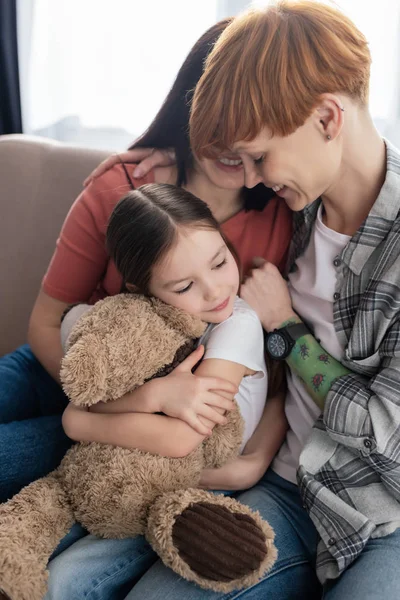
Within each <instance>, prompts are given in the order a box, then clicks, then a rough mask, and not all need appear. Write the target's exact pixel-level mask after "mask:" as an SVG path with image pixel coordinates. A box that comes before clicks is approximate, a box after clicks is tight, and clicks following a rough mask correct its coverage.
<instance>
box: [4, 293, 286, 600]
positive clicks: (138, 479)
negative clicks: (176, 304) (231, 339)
mask: <svg viewBox="0 0 400 600" xmlns="http://www.w3.org/2000/svg"><path fill="white" fill-rule="evenodd" d="M204 329H205V324H204V323H202V322H201V321H199V320H198V319H196V318H194V317H191V316H190V315H187V314H185V313H183V312H182V311H178V310H176V309H174V308H171V307H169V306H167V305H165V304H163V303H162V302H160V301H158V300H154V299H149V298H145V297H143V296H138V295H130V294H120V295H119V296H114V297H112V298H107V299H105V300H103V301H101V302H99V303H97V304H96V305H95V306H94V307H93V308H92V309H91V310H90V311H89V313H87V314H86V315H84V316H83V317H82V318H81V319H80V320H79V321H78V323H77V324H76V325H75V327H74V329H73V331H72V333H71V335H70V337H69V340H68V351H67V354H66V356H65V358H64V360H63V363H62V369H61V379H62V382H63V386H64V389H65V391H66V393H67V394H68V396H69V398H70V400H71V401H72V402H74V403H75V404H77V405H83V406H90V405H92V404H94V403H96V402H107V401H112V400H115V399H117V398H119V397H121V396H122V395H124V394H125V393H127V392H128V391H130V390H133V389H134V388H135V387H137V386H139V385H142V383H143V382H144V381H146V380H148V379H150V378H151V377H153V376H156V375H157V373H160V372H163V371H164V369H165V367H167V368H168V365H170V366H171V365H173V364H174V363H175V361H176V360H177V357H178V356H179V359H180V360H182V358H183V356H182V354H186V355H187V354H188V353H189V352H190V350H191V344H190V342H191V340H193V339H194V338H198V337H199V336H200V335H201V334H202V333H203V331H204ZM242 432H243V423H242V419H241V417H240V414H239V411H236V412H235V411H234V412H233V413H232V414H231V415H230V416H229V421H228V424H227V425H225V426H224V427H221V426H218V427H216V428H215V429H214V432H213V435H212V436H211V437H210V438H209V439H208V440H207V441H205V442H204V443H203V444H202V445H201V446H199V447H198V448H197V449H196V450H194V451H193V452H192V453H191V454H189V455H188V456H186V457H184V458H180V459H170V458H164V457H161V456H154V455H151V454H149V453H146V452H141V451H140V450H128V449H123V448H118V447H114V446H108V445H104V444H97V443H80V444H76V445H75V446H73V447H72V448H71V449H70V450H69V451H68V453H67V454H66V456H65V457H64V459H63V461H62V463H61V465H60V467H59V468H58V469H57V470H56V471H55V472H53V473H51V474H50V475H49V476H47V477H45V478H42V479H40V480H39V481H36V482H35V483H33V484H31V485H29V486H27V487H26V488H24V489H23V490H22V491H21V492H20V493H19V494H17V495H16V496H15V497H14V498H12V499H11V500H10V501H9V502H7V503H6V504H3V505H2V506H0V591H1V590H3V591H4V592H5V593H6V594H8V596H9V597H10V598H11V599H12V600H41V598H42V597H43V595H44V594H45V591H46V580H47V573H46V565H47V562H48V559H49V557H50V555H51V554H52V552H53V550H54V549H55V548H56V546H57V545H58V542H59V541H60V540H61V539H62V538H63V537H64V535H66V533H67V532H68V531H69V529H70V527H71V525H72V523H73V522H74V521H79V522H80V523H82V525H84V526H85V527H86V528H87V529H88V530H89V532H90V533H93V534H95V535H98V536H102V537H114V538H123V537H132V536H135V535H138V534H143V533H145V534H146V535H147V537H148V539H149V540H150V542H151V543H153V544H154V547H155V549H156V550H157V551H158V552H159V554H160V556H161V558H162V559H163V560H164V562H165V563H166V564H168V565H169V566H171V567H172V568H173V569H175V570H176V571H177V572H178V573H179V574H181V575H183V576H184V577H187V578H188V579H190V580H192V581H195V582H197V583H198V584H199V585H202V586H203V587H206V588H211V589H215V590H222V589H224V590H227V589H234V587H243V585H248V584H249V583H252V582H254V581H255V580H256V579H257V578H258V577H259V576H260V575H262V573H263V572H264V571H265V569H266V568H268V567H269V566H270V562H271V561H273V560H274V557H275V554H274V552H275V551H274V549H273V546H272V539H273V535H271V532H270V529H269V526H267V525H266V524H265V523H264V522H263V521H262V520H261V519H260V518H259V517H258V516H257V515H256V516H254V515H255V513H253V512H252V511H250V510H249V509H248V508H247V507H243V506H242V505H240V504H239V503H235V502H234V501H233V500H231V499H229V498H223V497H218V498H216V497H215V496H214V495H213V494H211V493H209V492H200V496H199V495H198V494H199V491H198V490H189V489H188V488H193V487H196V486H197V485H198V482H199V477H200V474H201V471H202V469H203V468H204V467H206V466H207V467H216V466H221V465H222V464H224V462H226V461H227V460H229V459H230V458H232V457H234V456H235V455H237V453H238V449H239V446H240V443H241V439H242ZM179 490H181V491H182V490H184V494H183V496H182V492H179ZM178 492H179V493H178ZM174 494H175V496H174ZM176 494H178V495H176ZM200 497H201V499H204V498H207V501H208V502H209V503H215V504H218V505H219V504H225V506H226V507H227V508H228V509H229V510H230V511H233V512H235V511H241V512H242V513H243V514H249V513H251V514H252V515H253V518H254V519H255V520H256V522H257V525H258V526H259V527H260V530H262V531H263V532H268V533H266V539H268V560H267V561H262V562H261V564H257V567H256V568H255V569H254V572H253V573H252V574H251V576H249V575H246V577H240V576H238V577H237V578H235V580H234V581H230V582H229V583H224V584H220V583H219V582H218V581H217V582H216V581H213V582H210V581H209V580H206V579H204V578H201V577H199V576H198V575H197V574H196V573H193V572H192V571H191V569H190V568H189V567H188V566H187V565H186V568H185V561H184V560H183V559H182V558H181V557H180V556H179V552H177V550H176V548H175V547H174V542H173V539H172V537H171V523H173V520H174V517H175V516H176V515H177V514H179V512H180V511H182V509H183V508H184V507H186V506H187V505H188V504H189V503H190V502H194V503H195V502H196V501H197V499H198V498H200ZM174 498H175V500H174ZM182 498H184V501H183V503H182ZM164 501H165V502H166V504H165V505H164V504H163V502H164ZM171 506H173V507H174V509H173V510H171V508H170V507H171ZM149 508H150V518H149ZM211 543H213V542H211ZM171 557H173V558H171ZM221 585H222V587H221Z"/></svg>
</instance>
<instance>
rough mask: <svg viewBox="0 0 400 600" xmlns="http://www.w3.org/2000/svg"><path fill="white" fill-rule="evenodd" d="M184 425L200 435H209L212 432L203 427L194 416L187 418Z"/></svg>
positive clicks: (205, 426)
mask: <svg viewBox="0 0 400 600" xmlns="http://www.w3.org/2000/svg"><path fill="white" fill-rule="evenodd" d="M186 423H187V424H188V425H190V427H191V428H192V429H194V430H195V431H196V432H197V433H199V434H200V435H211V433H212V430H211V429H210V428H209V427H207V425H204V423H202V422H201V420H200V419H199V417H198V416H197V415H196V414H193V415H191V416H190V417H188V419H186Z"/></svg>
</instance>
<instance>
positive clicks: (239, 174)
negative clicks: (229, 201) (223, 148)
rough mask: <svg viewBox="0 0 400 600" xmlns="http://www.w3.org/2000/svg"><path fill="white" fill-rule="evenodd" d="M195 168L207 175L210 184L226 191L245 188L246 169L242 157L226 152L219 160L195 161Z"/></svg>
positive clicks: (205, 159)
mask: <svg viewBox="0 0 400 600" xmlns="http://www.w3.org/2000/svg"><path fill="white" fill-rule="evenodd" d="M194 168H195V170H196V171H197V172H201V173H202V174H203V175H205V176H206V177H207V179H208V181H209V182H210V183H212V184H213V185H214V186H216V187H218V188H221V189H224V190H240V189H241V188H242V187H243V186H244V169H243V163H242V159H241V157H240V156H238V155H237V154H235V153H233V152H225V153H224V154H222V155H221V156H220V157H218V158H217V159H210V158H203V159H198V158H196V159H195V160H194Z"/></svg>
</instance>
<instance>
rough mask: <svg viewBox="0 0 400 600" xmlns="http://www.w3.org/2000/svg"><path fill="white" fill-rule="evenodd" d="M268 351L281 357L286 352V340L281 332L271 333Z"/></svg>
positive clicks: (275, 356) (273, 355)
mask: <svg viewBox="0 0 400 600" xmlns="http://www.w3.org/2000/svg"><path fill="white" fill-rule="evenodd" d="M267 348H268V352H269V353H270V354H271V356H272V357H274V358H280V357H281V356H284V354H285V353H286V350H287V348H286V340H285V338H284V337H283V336H282V335H280V334H279V333H271V335H269V336H268V340H267Z"/></svg>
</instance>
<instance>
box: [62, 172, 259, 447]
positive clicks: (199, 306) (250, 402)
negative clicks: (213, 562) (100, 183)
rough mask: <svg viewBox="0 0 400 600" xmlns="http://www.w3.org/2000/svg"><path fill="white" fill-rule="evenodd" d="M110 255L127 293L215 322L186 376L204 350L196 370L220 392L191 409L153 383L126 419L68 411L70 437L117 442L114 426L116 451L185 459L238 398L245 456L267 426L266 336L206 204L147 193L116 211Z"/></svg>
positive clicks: (119, 413)
mask: <svg viewBox="0 0 400 600" xmlns="http://www.w3.org/2000/svg"><path fill="white" fill-rule="evenodd" d="M107 247H108V250H109V253H110V256H111V258H112V259H113V260H114V262H115V265H116V267H117V269H118V271H119V272H120V273H121V275H122V277H123V280H124V282H125V286H126V289H127V290H129V291H130V292H132V293H136V292H138V293H142V294H146V295H151V296H154V297H156V298H159V299H160V300H162V301H163V302H165V303H167V304H169V305H171V306H175V307H176V308H180V309H182V310H184V311H187V312H188V313H190V314H193V315H196V316H198V317H200V318H201V319H202V320H203V321H205V322H207V323H209V324H210V325H209V327H208V329H207V330H206V333H205V334H204V335H203V337H202V339H201V340H200V344H201V347H200V348H199V349H198V350H197V351H196V352H195V353H194V354H193V355H192V356H190V357H189V358H188V359H187V360H186V361H185V362H184V363H183V364H182V365H181V368H182V369H184V370H185V369H186V370H187V376H188V377H192V378H193V380H194V379H195V378H194V376H193V375H192V373H191V367H192V366H193V365H194V364H196V363H197V362H198V359H199V358H201V355H202V352H203V346H204V357H203V361H202V362H201V364H200V366H199V367H198V368H197V370H196V372H197V373H200V374H201V375H203V376H209V377H215V378H216V380H215V389H216V391H215V392H213V391H211V392H210V391H209V390H205V393H204V394H203V395H202V396H201V397H200V398H197V400H196V405H195V406H188V405H187V403H183V400H182V397H181V395H180V394H179V388H177V389H176V393H175V394H174V396H172V395H171V396H166V395H165V393H164V390H165V386H162V387H161V386H160V385H159V380H154V382H153V392H154V393H153V394H152V395H151V402H149V400H148V398H149V394H147V395H146V398H147V399H144V398H142V397H141V392H140V388H139V389H138V390H135V391H134V392H132V393H131V394H128V395H127V396H129V409H128V408H126V412H124V410H125V407H124V404H123V403H121V402H119V403H118V406H115V405H114V404H113V403H110V404H103V405H100V406H96V407H93V408H92V409H91V412H88V411H82V410H81V409H77V408H76V407H74V406H73V405H70V406H69V407H68V408H67V410H66V411H65V413H64V417H63V425H64V428H65V431H66V433H67V435H68V436H69V437H71V438H72V439H75V440H79V441H91V440H93V439H95V440H96V441H98V442H102V441H103V440H104V441H106V440H107V442H108V443H110V428H112V431H113V438H114V439H113V443H115V444H116V445H119V446H124V447H127V448H132V447H133V448H139V449H140V450H144V451H148V452H152V453H157V454H161V455H164V456H171V457H178V456H185V455H186V454H188V453H189V452H191V451H192V450H193V449H194V448H196V447H197V446H198V445H199V444H200V443H201V442H202V440H203V439H204V437H205V435H207V434H209V433H211V430H212V428H213V426H214V425H215V423H216V422H221V423H223V422H224V421H225V417H224V416H223V414H222V413H224V412H225V411H226V410H232V409H233V408H234V404H233V402H232V397H233V395H234V396H235V399H236V401H237V403H238V406H239V410H240V412H241V414H242V417H243V420H244V423H245V431H244V437H243V441H242V447H241V448H242V449H243V448H244V446H245V444H246V442H247V441H248V440H249V438H250V437H251V436H252V434H253V432H254V430H255V428H256V426H257V424H258V423H259V421H260V418H261V415H262V412H263V408H264V404H265V400H266V397H267V372H266V365H265V360H264V347H263V330H262V326H261V323H260V321H259V319H258V317H257V315H256V313H255V312H254V311H253V310H252V309H251V308H250V307H249V306H248V305H247V304H246V303H245V302H244V301H243V300H241V299H240V298H238V296H237V292H238V288H239V268H238V265H237V262H236V259H235V257H234V255H233V253H232V249H231V248H230V247H229V244H228V243H227V241H226V239H225V237H224V235H223V233H222V232H221V230H220V227H219V224H218V222H217V221H216V220H215V218H214V217H213V216H212V213H211V211H210V209H209V208H208V206H207V205H206V204H205V203H204V202H203V201H202V200H200V199H199V198H197V197H195V196H193V195H192V194H191V193H190V192H188V191H185V190H183V189H182V188H177V187H175V186H172V185H168V184H149V185H144V186H142V187H141V188H139V189H137V190H134V191H132V192H130V193H129V194H128V195H126V196H125V197H124V198H123V199H122V200H121V201H120V202H119V203H118V204H117V206H116V207H115V209H114V211H113V213H112V214H111V218H110V221H109V225H108V229H107ZM82 310H84V308H83V309H82V306H81V305H80V306H78V307H76V308H75V309H74V310H73V311H71V312H70V313H69V315H68V316H67V319H66V320H65V321H64V323H63V327H62V334H63V337H64V338H65V337H66V331H67V330H69V329H70V327H71V324H72V322H73V321H74V320H75V319H76V317H77V315H78V313H79V314H81V313H82ZM171 375H172V376H173V374H171ZM168 377H170V376H168ZM217 378H222V379H224V380H226V382H227V383H225V384H223V382H221V381H219V379H217ZM217 391H218V392H217ZM132 394H134V395H135V401H134V402H132ZM189 402H190V401H189ZM127 406H128V403H127ZM213 409H216V410H213ZM92 411H93V412H92ZM132 411H134V412H132ZM94 413H97V414H94ZM98 413H113V414H98ZM155 413H163V414H155ZM215 415H217V417H216V416H215Z"/></svg>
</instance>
